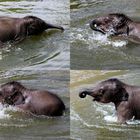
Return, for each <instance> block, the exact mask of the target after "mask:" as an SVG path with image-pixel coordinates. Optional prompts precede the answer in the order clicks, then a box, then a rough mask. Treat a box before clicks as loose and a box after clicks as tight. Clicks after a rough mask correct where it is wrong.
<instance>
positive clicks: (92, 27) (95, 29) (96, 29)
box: [90, 23, 106, 35]
mask: <svg viewBox="0 0 140 140" xmlns="http://www.w3.org/2000/svg"><path fill="white" fill-rule="evenodd" d="M95 25H96V24H94V25H93V24H92V23H91V24H90V28H91V29H92V30H94V31H97V32H100V33H102V34H104V35H105V34H106V33H105V32H104V31H103V30H101V29H98V28H96V27H95Z"/></svg>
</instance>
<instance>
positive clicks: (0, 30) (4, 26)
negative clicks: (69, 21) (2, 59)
mask: <svg viewBox="0 0 140 140" xmlns="http://www.w3.org/2000/svg"><path fill="white" fill-rule="evenodd" d="M53 28H54V29H59V30H62V31H63V30H64V28H63V27H61V26H55V25H51V24H48V23H46V22H45V21H44V20H42V19H40V18H38V17H35V16H26V17H23V18H12V17H0V42H1V44H2V43H5V42H7V41H11V42H19V41H21V40H23V39H24V38H25V37H27V36H31V35H38V34H40V33H42V32H43V31H45V30H47V29H53Z"/></svg>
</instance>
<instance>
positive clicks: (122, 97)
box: [121, 88, 129, 101]
mask: <svg viewBox="0 0 140 140" xmlns="http://www.w3.org/2000/svg"><path fill="white" fill-rule="evenodd" d="M121 93H122V96H121V100H122V101H128V98H129V94H128V93H127V91H126V90H125V88H122V89H121Z"/></svg>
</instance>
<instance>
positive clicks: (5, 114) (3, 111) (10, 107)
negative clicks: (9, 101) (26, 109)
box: [0, 104, 17, 119]
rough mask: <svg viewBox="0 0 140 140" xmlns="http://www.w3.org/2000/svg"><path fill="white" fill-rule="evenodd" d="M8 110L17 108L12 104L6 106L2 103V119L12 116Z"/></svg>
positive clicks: (0, 108) (0, 106)
mask: <svg viewBox="0 0 140 140" xmlns="http://www.w3.org/2000/svg"><path fill="white" fill-rule="evenodd" d="M8 111H17V109H16V108H14V107H12V106H8V107H6V106H3V105H2V104H0V119H5V118H10V117H11V115H10V114H8Z"/></svg>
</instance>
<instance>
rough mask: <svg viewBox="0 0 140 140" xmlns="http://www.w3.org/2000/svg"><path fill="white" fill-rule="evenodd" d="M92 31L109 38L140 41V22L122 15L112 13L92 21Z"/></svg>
mask: <svg viewBox="0 0 140 140" xmlns="http://www.w3.org/2000/svg"><path fill="white" fill-rule="evenodd" d="M90 27H91V29H93V30H94V31H97V32H101V33H102V34H107V35H109V36H124V37H131V38H137V39H140V22H138V21H133V20H132V19H130V18H129V17H127V16H126V15H124V14H122V13H110V14H107V15H104V16H101V17H98V18H96V19H94V20H92V21H91V23H90Z"/></svg>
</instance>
